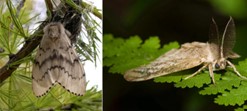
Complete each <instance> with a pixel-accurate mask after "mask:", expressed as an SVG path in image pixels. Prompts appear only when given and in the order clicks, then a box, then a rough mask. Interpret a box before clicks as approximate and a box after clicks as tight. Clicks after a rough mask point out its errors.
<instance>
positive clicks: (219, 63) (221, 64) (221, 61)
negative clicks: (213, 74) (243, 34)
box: [214, 58, 226, 70]
mask: <svg viewBox="0 0 247 111" xmlns="http://www.w3.org/2000/svg"><path fill="white" fill-rule="evenodd" d="M225 68H226V59H225V58H220V59H219V60H217V61H216V63H215V64H214V69H216V70H221V69H225Z"/></svg>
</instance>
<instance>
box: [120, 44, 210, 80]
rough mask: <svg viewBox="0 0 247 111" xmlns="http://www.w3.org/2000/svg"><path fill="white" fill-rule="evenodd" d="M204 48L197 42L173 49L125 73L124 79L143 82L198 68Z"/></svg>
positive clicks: (204, 54) (205, 54) (203, 59)
mask: <svg viewBox="0 0 247 111" xmlns="http://www.w3.org/2000/svg"><path fill="white" fill-rule="evenodd" d="M198 46H199V47H198ZM204 46H206V44H203V43H198V42H195V43H190V44H189V43H187V44H184V45H182V47H181V48H180V49H173V50H171V51H169V52H167V53H166V54H164V55H162V56H160V57H159V58H157V59H156V60H154V61H153V62H151V63H150V64H148V65H144V66H141V67H138V68H134V69H131V70H129V71H127V72H126V73H125V75H124V78H125V79H126V80H127V81H144V80H149V79H152V78H155V77H159V76H163V75H168V74H171V73H174V72H178V71H182V70H186V69H190V68H193V67H195V66H199V65H201V64H202V63H203V62H205V60H206V57H207V52H205V47H204Z"/></svg>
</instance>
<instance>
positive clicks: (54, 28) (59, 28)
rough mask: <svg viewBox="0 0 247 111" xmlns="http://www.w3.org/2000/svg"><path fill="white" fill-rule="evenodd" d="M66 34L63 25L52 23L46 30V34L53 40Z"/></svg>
mask: <svg viewBox="0 0 247 111" xmlns="http://www.w3.org/2000/svg"><path fill="white" fill-rule="evenodd" d="M62 32H64V28H63V25H62V24H61V23H50V24H48V25H47V26H45V28H44V34H45V35H46V37H49V38H50V39H51V40H53V41H55V40H57V39H58V38H59V37H60V35H61V33H62Z"/></svg>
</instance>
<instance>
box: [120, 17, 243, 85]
mask: <svg viewBox="0 0 247 111" xmlns="http://www.w3.org/2000/svg"><path fill="white" fill-rule="evenodd" d="M235 35H236V34H235V24H234V21H233V19H232V17H230V20H229V21H228V23H227V24H226V27H225V30H224V32H223V35H222V36H221V37H220V36H219V31H218V27H217V24H216V22H215V21H214V19H212V24H211V25H210V30H209V42H207V43H201V42H192V43H185V44H182V46H181V47H180V48H179V49H173V50H171V51H168V52H167V53H165V54H164V55H162V56H160V57H159V58H157V59H156V60H154V61H153V62H151V63H150V64H148V65H143V66H140V67H138V68H134V69H131V70H129V71H127V72H126V73H125V75H124V78H125V79H126V80H127V81H144V80H149V79H152V78H155V77H159V76H163V75H168V74H171V73H174V72H178V71H182V70H186V69H190V68H193V67H196V66H199V65H202V67H201V68H200V69H199V70H197V71H196V72H195V73H193V74H192V75H190V76H188V77H186V78H185V79H188V78H190V77H193V76H195V75H196V74H198V73H199V72H200V71H202V70H203V69H205V68H208V69H209V74H210V77H211V78H212V81H213V83H215V80H214V74H213V71H214V70H222V69H225V68H226V65H229V66H230V67H232V68H233V70H234V72H235V73H236V74H237V75H238V76H239V77H241V78H243V79H247V78H246V77H244V76H242V75H241V74H240V73H239V72H238V71H237V69H236V68H235V66H234V65H233V64H232V63H231V62H230V61H229V60H227V59H228V58H230V59H235V58H239V57H240V56H239V55H238V54H237V53H235V52H233V51H232V49H233V47H234V44H235V38H236V36H235Z"/></svg>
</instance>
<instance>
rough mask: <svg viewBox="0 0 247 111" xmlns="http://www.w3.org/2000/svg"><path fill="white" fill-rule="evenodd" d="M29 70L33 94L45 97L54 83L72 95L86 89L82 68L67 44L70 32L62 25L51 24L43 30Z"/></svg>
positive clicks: (71, 47)
mask: <svg viewBox="0 0 247 111" xmlns="http://www.w3.org/2000/svg"><path fill="white" fill-rule="evenodd" d="M43 31H44V35H43V38H42V40H41V43H40V45H39V48H38V51H37V54H36V57H35V60H34V63H33V69H32V86H33V92H34V94H35V95H36V96H37V97H40V96H43V95H45V94H46V93H47V92H48V91H49V90H50V89H51V87H52V86H53V85H55V84H56V83H58V84H60V85H61V86H63V88H64V89H66V90H67V91H69V92H71V93H72V94H75V95H79V96H80V95H83V94H84V93H85V90H86V78H85V71H84V68H83V67H84V65H83V64H81V62H80V59H79V57H78V55H77V53H76V51H75V49H74V47H73V46H72V44H71V42H70V39H69V37H70V35H71V34H70V32H69V31H67V30H66V29H65V28H64V26H63V25H62V24H61V23H58V22H52V23H49V24H48V25H46V26H45V28H44V29H43Z"/></svg>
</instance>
